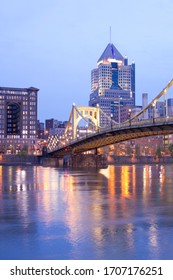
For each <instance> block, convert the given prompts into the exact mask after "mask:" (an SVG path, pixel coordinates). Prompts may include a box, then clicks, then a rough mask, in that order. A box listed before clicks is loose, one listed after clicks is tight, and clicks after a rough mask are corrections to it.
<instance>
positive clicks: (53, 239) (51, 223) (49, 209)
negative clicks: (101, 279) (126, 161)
mask: <svg viewBox="0 0 173 280" xmlns="http://www.w3.org/2000/svg"><path fill="white" fill-rule="evenodd" d="M0 259H1V260H2V259H4V260H9V259H11V260H13V259H16V260H20V259H30V260H38V259H40V260H41V259H48V260H54V259H58V260H60V259H61V260H77V259H81V260H89V259H94V260H96V259H101V260H104V259H105V260H106V259H121V260H123V259H131V260H135V259H141V260H142V259H143V260H144V259H173V165H172V164H167V165H166V164H165V165H157V164H156V165H155V164H153V165H140V164H138V165H116V166H113V165H111V166H109V167H108V168H107V169H100V170H68V169H66V170H64V169H58V168H49V167H42V166H0Z"/></svg>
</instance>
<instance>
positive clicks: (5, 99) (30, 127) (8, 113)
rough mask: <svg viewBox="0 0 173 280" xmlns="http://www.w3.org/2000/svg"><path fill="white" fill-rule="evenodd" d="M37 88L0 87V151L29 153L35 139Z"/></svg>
mask: <svg viewBox="0 0 173 280" xmlns="http://www.w3.org/2000/svg"><path fill="white" fill-rule="evenodd" d="M38 91H39V90H38V89H37V88H34V87H30V88H12V87H0V152H1V153H6V152H9V153H16V152H20V150H21V149H22V148H23V147H24V146H25V148H26V146H27V147H28V152H29V153H31V152H32V151H33V149H34V145H35V143H36V139H37V94H38Z"/></svg>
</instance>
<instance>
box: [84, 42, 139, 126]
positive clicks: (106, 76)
mask: <svg viewBox="0 0 173 280" xmlns="http://www.w3.org/2000/svg"><path fill="white" fill-rule="evenodd" d="M120 103H121V104H120ZM116 104H117V105H116ZM98 105H99V107H100V109H101V110H102V111H103V112H104V113H105V114H106V115H108V116H111V115H114V113H116V112H117V111H118V110H120V109H119V108H120V105H121V106H135V64H134V63H132V64H131V65H128V59H127V58H126V57H123V56H122V55H121V54H120V52H119V51H118V50H117V49H116V48H115V46H114V45H113V44H110V43H109V44H108V45H107V47H106V49H105V50H104V52H103V54H102V55H101V56H100V58H99V60H98V61H97V67H96V68H95V69H93V70H92V71H91V94H90V100H89V106H94V107H95V106H98ZM121 119H122V118H121ZM100 122H101V126H106V125H108V120H107V119H106V117H105V115H104V114H101V116H100Z"/></svg>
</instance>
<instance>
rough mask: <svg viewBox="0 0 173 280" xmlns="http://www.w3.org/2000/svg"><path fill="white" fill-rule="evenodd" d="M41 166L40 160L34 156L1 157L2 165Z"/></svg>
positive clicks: (0, 163)
mask: <svg viewBox="0 0 173 280" xmlns="http://www.w3.org/2000/svg"><path fill="white" fill-rule="evenodd" d="M9 164H10V165H21V164H22V165H39V164H40V163H39V158H38V157H37V156H34V155H0V165H9Z"/></svg>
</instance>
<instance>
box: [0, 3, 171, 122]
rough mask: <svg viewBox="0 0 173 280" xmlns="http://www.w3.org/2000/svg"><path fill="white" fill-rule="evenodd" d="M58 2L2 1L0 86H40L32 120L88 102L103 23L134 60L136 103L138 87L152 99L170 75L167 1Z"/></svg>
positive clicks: (105, 35)
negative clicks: (91, 74)
mask: <svg viewBox="0 0 173 280" xmlns="http://www.w3.org/2000/svg"><path fill="white" fill-rule="evenodd" d="M58 2H59V1H58ZM58 2H57V1H51V2H50V1H49V2H47V1H37V3H35V2H34V1H30V2H29V3H27V4H26V3H23V1H21V0H17V1H15V3H14V2H13V1H11V0H7V1H5V2H4V3H2V4H1V13H2V15H1V19H0V26H1V27H0V28H1V39H0V40H1V74H0V76H1V79H0V86H2V87H5V86H6V87H30V86H34V87H36V88H39V89H40V91H39V97H38V100H39V102H38V103H39V104H38V119H40V120H41V121H43V120H45V119H49V118H55V119H59V120H65V119H68V117H69V113H70V111H71V106H72V103H73V102H75V103H76V104H77V105H87V104H88V98H89V94H90V82H91V80H90V73H91V69H93V67H95V61H97V60H98V58H99V55H100V53H102V51H103V50H104V49H105V47H106V45H107V44H108V43H109V40H110V39H109V36H110V35H109V28H110V26H111V29H112V34H111V41H112V43H113V44H114V45H115V47H117V49H119V50H120V51H121V53H122V55H123V56H127V57H128V59H129V63H132V60H134V61H135V65H136V104H137V105H141V104H142V93H143V92H147V93H148V94H149V99H152V97H154V96H155V95H156V94H157V93H159V92H160V91H161V90H162V89H163V87H164V86H165V85H166V84H167V82H168V81H169V80H171V79H172V76H171V75H172V64H173V63H172V62H173V59H172V56H171V55H172V52H171V51H172V45H173V39H172V37H171V36H170V34H171V27H172V24H173V18H172V11H173V3H172V2H171V1H169V0H166V1H165V0H164V1H163V0H159V1H156V0H152V1H149V0H147V1H145V3H139V1H137V0H132V1H130V3H129V1H125V0H124V1H116V3H115V1H113V0H110V1H108V2H107V5H106V6H105V2H104V1H98V0H95V1H90V0H89V1H87V2H83V3H81V1H77V0H75V1H73V3H71V1H67V0H66V1H63V3H58ZM48 104H49V106H48ZM62 104H63V105H64V106H62Z"/></svg>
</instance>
